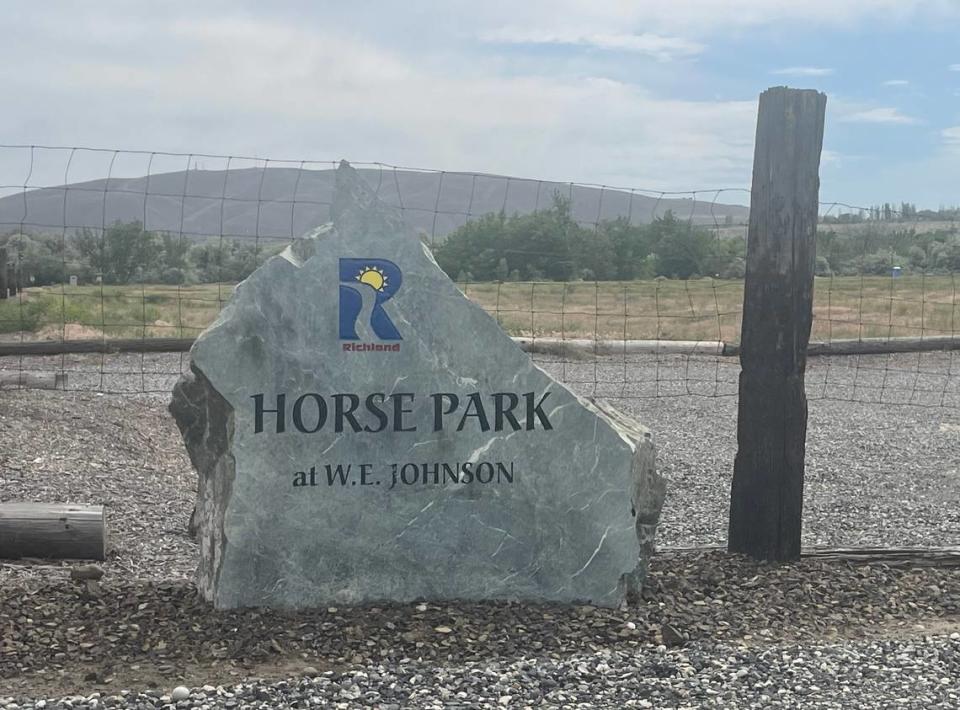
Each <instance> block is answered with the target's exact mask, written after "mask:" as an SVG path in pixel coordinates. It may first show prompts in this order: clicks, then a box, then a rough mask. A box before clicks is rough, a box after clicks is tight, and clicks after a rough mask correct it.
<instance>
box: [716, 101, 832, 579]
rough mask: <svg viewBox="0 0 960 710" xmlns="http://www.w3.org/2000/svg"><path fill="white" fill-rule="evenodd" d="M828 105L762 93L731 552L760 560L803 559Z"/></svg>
mask: <svg viewBox="0 0 960 710" xmlns="http://www.w3.org/2000/svg"><path fill="white" fill-rule="evenodd" d="M826 103H827V97H826V96H825V95H823V94H821V93H819V92H816V91H807V90H797V89H788V88H786V87H776V88H772V89H768V90H767V91H764V92H763V93H762V94H761V95H760V110H759V115H758V118H757V139H756V146H755V148H754V161H753V189H752V193H751V198H750V228H749V232H748V236H747V272H746V284H745V287H744V300H743V327H742V329H741V338H740V343H741V344H740V365H741V373H740V404H739V418H738V422H737V443H738V449H737V456H736V462H735V464H734V474H733V486H732V489H731V493H730V528H729V537H728V549H729V550H730V552H740V553H744V554H747V555H749V556H751V557H753V558H755V559H761V560H777V561H786V560H795V559H799V557H800V532H801V520H802V513H803V467H804V453H805V445H806V434H807V398H806V394H805V392H804V372H805V369H806V359H807V344H808V342H809V339H810V326H811V322H812V319H813V274H814V263H815V257H816V254H815V250H816V232H817V216H818V198H819V190H820V178H819V168H820V152H821V149H822V146H823V125H824V113H825V110H826Z"/></svg>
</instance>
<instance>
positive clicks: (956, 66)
mask: <svg viewBox="0 0 960 710" xmlns="http://www.w3.org/2000/svg"><path fill="white" fill-rule="evenodd" d="M947 69H949V70H950V71H960V64H951V65H950V66H949V67H947Z"/></svg>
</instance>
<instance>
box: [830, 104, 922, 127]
mask: <svg viewBox="0 0 960 710" xmlns="http://www.w3.org/2000/svg"><path fill="white" fill-rule="evenodd" d="M840 120H841V121H843V122H844V123H895V124H902V125H910V124H916V123H920V121H919V119H916V118H914V117H913V116H907V115H906V114H903V113H901V112H900V110H899V109H896V108H892V107H889V106H887V107H881V108H870V109H864V110H862V111H854V112H851V113H847V114H845V115H842V116H841V117H840Z"/></svg>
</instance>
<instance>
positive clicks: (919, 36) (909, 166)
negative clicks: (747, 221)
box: [0, 0, 960, 207]
mask: <svg viewBox="0 0 960 710" xmlns="http://www.w3.org/2000/svg"><path fill="white" fill-rule="evenodd" d="M4 15H5V17H4V24H5V27H6V29H7V31H6V32H5V33H4V41H3V43H2V44H0V80H2V85H3V86H4V87H5V98H6V99H7V101H6V102H5V105H4V107H3V111H2V112H0V143H4V144H20V143H23V144H35V145H64V146H93V147H104V148H119V149H141V150H148V151H182V152H203V153H215V154H230V155H253V156H262V157H271V158H282V159H293V160H302V159H312V160H334V159H338V158H347V159H350V160H354V161H382V162H385V163H391V164H398V165H409V166H415V167H422V168H435V169H444V170H463V171H484V172H493V173H501V174H509V175H516V176H522V177H532V178H543V179H552V180H563V181H577V182H589V183H602V184H607V185H614V186H623V187H633V188H643V189H658V190H693V189H713V188H720V187H747V186H749V179H750V165H751V155H752V143H753V132H754V127H755V120H756V100H757V95H758V94H759V92H760V91H762V90H763V89H765V88H767V87H769V86H774V85H780V84H786V85H789V86H793V87H798V88H816V89H820V90H822V91H824V92H826V93H827V94H828V97H829V98H828V109H827V129H826V138H825V146H824V157H823V165H822V170H821V174H822V190H821V198H822V199H824V200H841V201H847V202H850V203H853V204H871V203H874V202H879V201H886V200H890V201H900V200H907V201H912V202H916V203H919V204H920V205H922V206H932V207H936V206H938V205H939V204H941V203H944V204H957V203H960V42H957V36H958V32H960V0H631V1H629V2H628V1H625V0H523V2H518V0H470V1H469V2H468V1H467V0H429V1H428V0H407V1H406V2H387V1H386V0H367V1H366V2H363V1H361V2H332V1H330V0H273V1H272V2H270V3H265V2H253V1H248V0H229V1H221V0H191V1H189V2H187V1H182V0H166V1H165V2H162V3H161V2H156V3H146V2H136V3H134V2H127V1H121V0H99V1H98V2H95V3H77V2H72V1H70V2H66V1H63V2H60V1H57V0H45V2H42V3H41V2H34V3H28V2H19V3H12V2H11V3H6V4H5V7H4ZM45 155H46V157H45V158H44V161H46V163H45V164H44V165H40V166H35V170H34V173H33V178H32V179H33V180H34V181H37V180H39V181H43V180H48V179H49V180H50V181H53V182H55V181H56V180H55V178H53V177H49V178H47V177H45V173H46V174H49V175H50V176H53V175H56V174H58V172H59V174H60V176H61V178H62V174H63V166H62V165H57V164H56V162H57V160H62V154H58V153H56V152H48V153H46V154H45ZM39 162H43V161H39ZM78 162H79V161H78ZM175 167H177V166H176V165H174V164H173V163H172V162H171V163H170V168H171V169H174V168H175ZM205 167H206V166H205ZM209 167H214V166H213V165H210V166H209ZM23 169H24V168H23V151H12V150H0V179H2V180H5V181H13V182H16V181H18V180H20V181H22V180H23V176H22V174H21V175H19V177H18V174H19V173H22V171H23ZM102 169H103V168H101V167H98V165H96V164H93V163H91V164H90V165H89V166H82V165H79V164H78V165H74V166H73V168H72V170H73V172H72V173H71V177H72V178H77V179H79V178H84V177H89V176H96V173H97V171H98V170H102ZM155 169H156V166H155ZM129 170H131V171H133V172H135V171H136V168H135V167H133V166H131V167H130V168H129Z"/></svg>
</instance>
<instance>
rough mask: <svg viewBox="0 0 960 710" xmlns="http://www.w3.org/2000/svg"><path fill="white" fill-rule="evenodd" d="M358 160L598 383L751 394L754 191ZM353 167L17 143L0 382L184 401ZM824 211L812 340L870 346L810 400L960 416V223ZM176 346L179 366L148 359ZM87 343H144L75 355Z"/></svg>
mask: <svg viewBox="0 0 960 710" xmlns="http://www.w3.org/2000/svg"><path fill="white" fill-rule="evenodd" d="M353 165H354V167H355V168H357V169H358V170H359V171H360V173H361V175H362V176H363V177H364V179H365V180H366V181H367V182H368V183H369V184H370V185H371V187H372V188H373V189H374V190H375V191H376V193H377V195H378V196H379V198H380V199H381V200H382V201H384V202H385V203H387V204H390V205H393V206H394V207H396V208H397V209H398V210H400V211H401V213H402V215H403V217H404V219H405V221H406V222H407V223H408V224H409V225H410V226H411V227H413V228H414V229H415V230H416V231H417V232H418V233H419V234H420V235H421V238H422V240H423V241H424V242H425V243H427V244H428V245H429V246H430V247H431V249H432V250H433V253H434V255H435V258H436V259H437V261H438V263H439V264H440V266H441V267H442V268H444V269H445V270H446V271H447V273H448V274H449V275H450V276H451V278H453V279H455V280H456V281H457V282H458V283H459V284H460V287H461V289H462V291H463V292H464V293H465V294H466V295H467V297H468V298H470V299H472V300H473V301H475V302H476V303H478V304H479V305H480V306H482V307H483V308H485V309H486V310H487V311H488V312H489V313H490V314H491V315H492V316H493V317H495V318H496V319H497V320H498V321H499V323H500V324H501V326H502V327H503V328H504V330H505V331H506V332H507V333H508V334H510V335H511V336H513V337H514V338H515V339H517V340H518V342H519V343H520V344H521V346H522V347H525V348H526V349H528V350H529V351H531V353H532V354H533V357H534V358H535V359H536V360H537V361H538V363H539V364H540V365H541V366H543V367H544V368H546V369H548V370H549V371H551V372H552V373H554V374H556V375H557V376H558V377H559V378H560V379H561V380H563V381H565V382H567V383H569V384H571V385H572V386H573V387H574V388H575V389H577V390H578V391H580V392H582V393H584V394H586V395H594V396H602V397H611V398H621V397H622V398H647V397H668V396H680V395H699V396H706V397H726V396H735V395H736V393H737V376H738V373H739V365H738V362H737V359H736V357H735V354H736V351H737V343H738V341H739V327H740V319H741V313H742V297H743V274H744V266H745V250H746V237H747V222H748V217H749V210H748V203H749V199H750V195H749V191H747V190H739V189H710V190H693V191H689V192H670V193H667V192H660V191H655V190H645V189H639V188H619V187H611V186H607V185H592V184H581V183H559V182H552V181H546V180H535V179H524V178H516V177H507V176H497V175H486V174H477V173H454V172H444V171H433V170H419V169H409V168H401V167H396V166H389V165H385V164H381V163H353ZM335 168H336V162H335V161H326V162H324V161H304V160H295V161H291V160H270V159H256V158H244V157H236V156H233V157H231V156H215V155H206V154H171V153H156V152H134V151H116V150H96V149H87V148H71V147H46V146H0V250H3V252H5V254H6V256H5V259H4V260H5V261H8V262H9V263H10V267H9V277H8V278H7V283H6V284H5V286H6V288H5V289H0V290H5V291H6V293H7V295H8V297H7V298H6V299H2V300H0V353H3V356H0V383H6V386H13V387H23V386H35V385H36V383H37V382H40V381H42V377H43V376H47V375H51V376H53V377H54V379H53V384H54V386H57V387H61V388H65V389H77V390H94V391H101V392H166V391H169V389H170V387H171V386H172V384H173V381H174V380H175V379H176V377H177V376H178V375H179V373H180V372H181V371H182V370H184V369H185V368H187V367H188V364H189V363H188V358H189V355H188V354H187V353H186V352H185V351H184V347H182V346H184V345H185V344H186V343H189V340H190V339H192V338H194V337H196V336H197V335H198V334H199V333H200V332H202V330H203V329H204V328H205V327H206V326H207V325H208V324H209V323H210V322H212V321H213V319H214V318H215V317H216V315H217V313H219V311H220V309H221V308H222V307H223V306H224V304H225V303H226V302H227V301H228V300H229V298H230V295H231V294H232V292H233V288H234V286H235V285H236V283H238V282H239V281H241V280H242V279H243V278H245V277H246V276H247V275H249V274H250V273H251V272H252V271H253V270H254V269H255V268H256V267H257V266H258V265H259V264H260V263H262V262H263V261H264V260H266V259H268V258H270V257H272V256H275V255H277V254H279V253H280V252H281V251H282V250H283V249H284V248H285V247H286V246H288V245H289V244H291V243H292V242H293V241H294V240H295V239H297V238H299V237H300V236H302V235H303V234H305V233H307V232H309V231H310V230H311V229H313V228H315V227H317V226H318V225H321V224H324V223H326V222H328V221H329V219H330V203H331V198H332V192H333V171H334V169H335ZM821 213H822V223H821V225H820V228H819V233H818V252H817V254H818V256H817V259H818V261H817V273H818V277H817V282H816V286H815V304H814V325H813V332H812V335H811V340H812V341H813V343H814V345H813V346H812V349H811V350H812V352H818V348H819V351H821V352H827V353H830V352H844V353H853V354H844V355H842V356H841V355H836V356H832V355H827V356H824V357H817V358H812V359H811V360H810V363H809V370H808V378H807V379H808V391H809V394H810V397H811V398H825V399H849V400H855V401H870V402H883V403H896V404H915V405H926V406H934V407H958V406H960V354H958V351H957V350H956V349H955V348H956V347H960V332H958V326H960V313H958V310H960V299H958V297H957V278H956V277H957V272H958V271H960V229H958V221H960V214H958V212H957V211H956V210H949V209H941V210H939V211H936V212H933V211H920V210H917V209H915V208H913V207H912V205H900V206H899V207H897V208H894V207H892V206H890V205H885V206H880V207H873V206H871V207H864V208H860V207H855V206H851V205H847V204H843V203H840V202H829V203H827V202H825V203H822V205H821ZM2 255H3V254H2V253H0V256H2ZM2 285H3V284H0V286H2ZM169 339H177V340H178V341H179V342H178V343H177V344H175V345H176V346H177V347H174V345H171V344H170V343H167V345H166V346H164V347H163V348H162V349H165V350H173V351H172V352H169V351H168V352H151V351H150V350H151V349H161V348H160V346H158V343H159V344H160V345H163V341H164V340H169ZM91 343H94V344H95V345H90V344H91ZM96 344H98V345H96ZM111 344H112V345H111ZM41 345H42V347H40V346H41ZM87 346H89V348H90V349H93V350H101V351H103V350H110V349H113V350H118V349H119V350H124V352H76V351H77V350H81V349H83V347H87ZM178 348H179V351H178ZM934 348H936V350H934ZM891 350H892V351H894V352H890V351H891ZM904 350H912V352H896V351H904ZM56 373H66V374H67V375H68V376H67V377H66V378H65V379H64V378H63V377H61V378H60V379H56V378H55V376H56ZM36 378H40V379H36Z"/></svg>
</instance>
